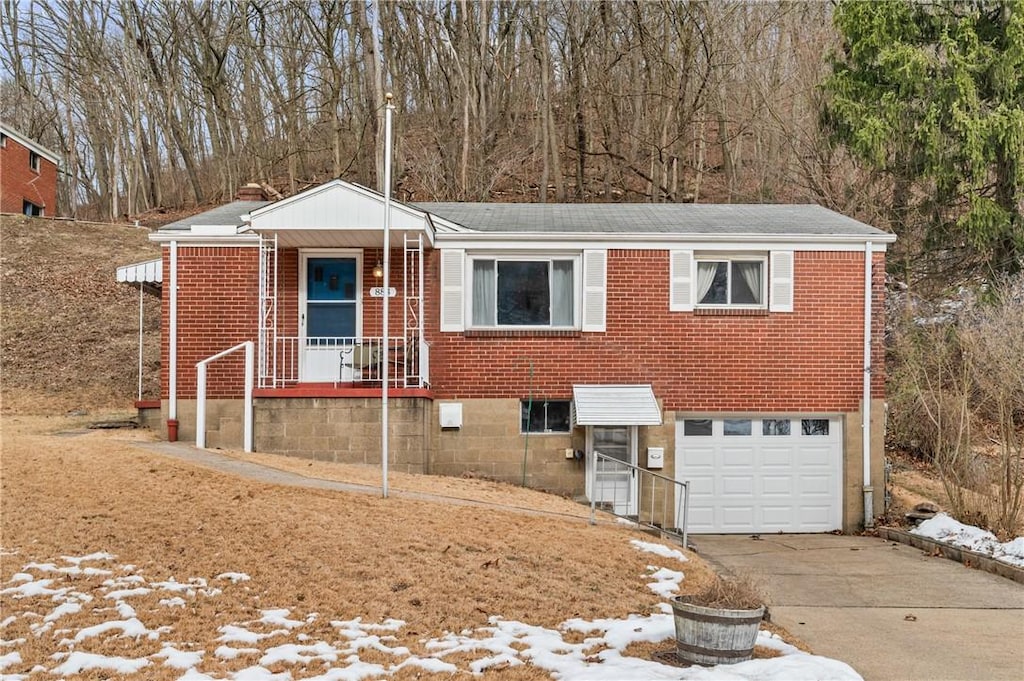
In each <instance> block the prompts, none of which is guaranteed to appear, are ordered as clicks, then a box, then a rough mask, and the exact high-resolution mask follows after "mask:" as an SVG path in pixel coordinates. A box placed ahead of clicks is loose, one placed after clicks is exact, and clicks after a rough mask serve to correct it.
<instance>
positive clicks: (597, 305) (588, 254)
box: [583, 251, 608, 331]
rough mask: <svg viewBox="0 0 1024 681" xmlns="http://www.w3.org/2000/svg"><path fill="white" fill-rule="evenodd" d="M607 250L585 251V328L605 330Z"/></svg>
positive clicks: (585, 329)
mask: <svg viewBox="0 0 1024 681" xmlns="http://www.w3.org/2000/svg"><path fill="white" fill-rule="evenodd" d="M607 263H608V252H607V251H583V330H584V331H604V330H605V318H606V316H607V315H606V314H605V304H606V303H605V288H606V284H605V281H606V273H605V269H606V267H607Z"/></svg>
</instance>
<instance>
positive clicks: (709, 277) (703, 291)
mask: <svg viewBox="0 0 1024 681" xmlns="http://www.w3.org/2000/svg"><path fill="white" fill-rule="evenodd" d="M717 270H718V263H717V262H701V263H697V302H698V303H699V302H701V301H702V300H704V296H706V295H707V294H708V291H710V290H711V284H713V283H714V282H715V272H716V271H717Z"/></svg>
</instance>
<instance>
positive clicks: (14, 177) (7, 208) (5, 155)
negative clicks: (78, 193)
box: [0, 123, 60, 216]
mask: <svg viewBox="0 0 1024 681" xmlns="http://www.w3.org/2000/svg"><path fill="white" fill-rule="evenodd" d="M59 165H60V157H59V156H58V155H57V154H55V153H53V152H52V151H50V150H48V149H47V148H46V147H43V146H42V145H40V144H38V143H36V142H33V141H32V140H30V139H28V138H27V137H25V136H24V135H22V134H20V133H19V132H17V131H16V130H13V129H12V128H10V127H8V126H7V125H5V124H3V123H0V213H21V214H23V215H33V216H43V215H56V213H57V168H58V166H59Z"/></svg>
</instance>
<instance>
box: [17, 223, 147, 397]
mask: <svg viewBox="0 0 1024 681" xmlns="http://www.w3.org/2000/svg"><path fill="white" fill-rule="evenodd" d="M148 236H149V230H148V229H140V228H137V227H133V226H130V225H114V224H102V223H94V222H71V221H66V220H52V219H44V218H27V217H24V216H20V215H3V216H0V329H2V334H0V375H2V377H3V384H2V386H0V387H2V393H3V395H2V397H3V399H2V403H0V407H2V409H3V411H4V412H6V413H11V412H13V411H22V412H24V413H34V412H39V411H40V410H43V411H45V412H50V411H53V410H58V411H69V410H81V409H93V408H96V407H100V406H104V405H111V404H114V405H117V404H120V405H123V406H125V407H130V406H131V404H132V400H134V399H135V396H136V391H137V387H136V385H137V384H136V382H137V370H136V363H137V359H136V358H137V356H138V336H139V310H138V305H139V293H138V290H137V289H134V288H132V287H131V286H129V285H127V284H119V283H117V281H116V271H117V267H118V266H120V265H128V264H130V263H133V262H139V261H143V260H149V259H151V258H157V257H160V248H159V246H157V245H156V244H154V243H151V242H150V241H149V240H148ZM144 308H145V317H146V319H145V343H144V347H145V352H144V363H145V367H146V370H145V372H144V378H145V380H144V391H145V395H146V396H147V397H154V396H156V395H157V394H158V391H159V386H158V384H157V381H158V379H159V366H160V356H159V320H160V301H159V299H158V298H156V297H155V296H152V295H147V296H145V298H144Z"/></svg>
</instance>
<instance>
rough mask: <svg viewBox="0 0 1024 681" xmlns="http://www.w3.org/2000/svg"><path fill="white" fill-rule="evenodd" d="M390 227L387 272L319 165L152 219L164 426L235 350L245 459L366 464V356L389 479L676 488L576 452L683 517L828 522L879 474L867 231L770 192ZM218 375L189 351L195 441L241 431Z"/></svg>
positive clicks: (499, 211)
mask: <svg viewBox="0 0 1024 681" xmlns="http://www.w3.org/2000/svg"><path fill="white" fill-rule="evenodd" d="M246 198H248V199H252V198H259V197H246ZM391 223H392V233H391V244H392V247H393V248H392V251H391V253H390V264H391V267H390V269H391V280H390V281H389V282H386V283H385V282H382V281H381V280H380V279H378V278H377V277H376V276H375V275H376V274H379V272H380V269H381V268H380V267H379V265H380V263H381V261H382V260H383V259H384V253H383V250H382V245H383V235H382V225H383V202H382V197H381V196H380V195H379V194H377V193H375V192H372V191H370V190H367V189H365V188H362V187H359V186H356V185H351V184H348V183H345V182H342V181H334V182H330V183H328V184H326V185H322V186H320V187H316V188H314V189H311V190H309V191H306V192H304V193H302V194H299V195H296V196H293V197H291V198H288V199H285V200H282V201H279V202H276V203H266V202H264V201H252V200H248V201H241V202H235V203H233V204H228V205H227V206H224V207H221V208H219V209H216V210H215V211H211V212H209V213H206V214H202V215H199V216H196V217H194V218H190V219H189V220H186V221H182V222H179V223H174V224H172V225H168V226H167V227H165V228H163V229H162V230H161V231H160V232H158V233H157V234H155V235H154V240H156V241H158V242H159V243H161V244H162V245H163V246H164V248H163V252H164V257H163V270H164V272H163V279H164V281H165V282H172V284H171V285H172V287H174V289H173V290H175V291H176V292H177V295H176V297H175V299H174V300H171V297H170V296H167V295H165V297H164V324H163V328H164V329H165V334H164V339H163V345H164V359H165V362H164V366H165V369H164V376H163V384H164V395H163V396H164V399H163V406H162V409H163V418H164V419H166V418H168V417H170V416H171V415H172V411H173V416H175V417H176V418H177V420H178V421H179V422H180V432H181V436H182V437H185V438H190V437H193V436H194V421H193V419H192V414H193V413H194V410H195V395H196V393H195V373H194V370H193V369H192V367H194V366H195V363H196V362H198V361H200V360H202V359H205V358H206V357H209V356H211V355H213V354H215V353H217V352H219V351H221V350H223V349H225V348H228V347H230V346H232V345H235V344H236V343H239V342H241V341H244V340H254V341H256V343H257V346H258V357H259V361H258V362H257V364H258V367H257V374H258V376H257V383H258V388H257V390H256V392H255V442H256V448H257V449H258V450H261V451H271V452H281V453H287V454H295V455H301V456H310V457H317V458H327V459H331V460H344V461H356V462H366V463H374V462H378V463H379V452H380V443H379V433H380V426H379V422H380V411H379V409H380V399H379V396H380V380H381V378H382V374H383V361H384V357H387V358H388V359H387V361H388V365H387V366H388V374H389V377H390V388H391V389H390V394H391V398H392V399H391V405H392V411H391V417H390V419H391V423H392V434H391V437H390V448H389V449H390V455H391V457H392V460H393V464H392V465H394V466H397V467H399V468H400V469H403V470H409V471H415V472H428V473H442V474H461V473H464V472H467V471H472V472H474V473H477V474H482V475H486V476H490V477H494V478H498V479H504V480H509V481H515V482H520V481H522V480H523V479H524V478H525V481H526V483H527V484H529V485H531V486H534V487H540V488H545V489H551V490H554V491H559V492H563V493H568V494H573V495H578V496H595V497H596V496H599V495H601V496H602V498H600V499H597V501H599V502H601V503H602V504H605V505H607V506H608V507H610V508H612V509H613V510H615V511H617V512H619V513H621V514H624V515H632V514H637V513H641V512H642V510H641V509H643V508H646V507H647V505H648V504H655V503H657V504H667V505H674V504H675V502H676V500H674V499H671V498H669V499H658V500H654V499H647V498H645V497H644V491H643V490H642V489H639V488H638V487H637V486H636V483H635V482H633V479H634V478H633V476H632V475H631V474H630V473H628V472H625V473H623V472H622V471H619V470H617V469H614V467H610V468H609V467H607V466H604V467H601V466H599V467H598V468H601V470H596V471H590V470H589V469H590V468H591V467H592V466H594V461H595V458H596V457H595V456H594V453H595V452H600V453H601V454H604V455H605V456H607V457H612V458H616V459H620V460H622V461H625V462H629V463H632V464H634V465H638V466H640V467H645V468H653V469H655V470H657V471H659V472H660V473H661V474H663V475H665V476H668V477H670V478H676V479H679V480H689V481H690V483H691V488H690V489H691V494H690V496H691V498H690V500H689V504H690V528H691V530H692V531H720V532H761V531H805V532H806V531H829V530H834V529H840V528H845V529H853V528H855V527H857V526H858V525H860V524H861V523H862V522H863V520H864V516H865V514H864V498H865V497H866V498H868V499H869V502H870V503H871V508H870V509H869V513H868V515H869V516H870V515H871V514H872V512H878V511H879V510H880V506H881V494H880V493H879V494H878V495H874V496H873V497H872V495H871V494H870V492H871V490H870V486H868V487H869V489H867V494H865V487H866V485H865V484H864V481H863V480H864V477H863V474H864V470H865V468H866V466H865V458H867V462H866V463H867V464H868V468H869V470H870V474H871V478H870V480H869V483H873V484H874V485H875V486H877V487H878V489H881V474H882V472H881V442H882V438H881V436H882V433H881V418H880V414H881V408H880V407H881V399H882V390H883V384H884V375H883V371H882V364H881V345H880V343H881V330H882V323H881V322H882V320H881V315H882V305H881V303H882V296H883V273H884V258H885V248H886V245H887V244H888V243H890V242H891V241H892V237H891V236H890V235H887V234H885V233H883V232H881V231H879V230H877V229H874V228H872V227H869V226H867V225H864V224H862V223H859V222H857V221H855V220H852V219H849V218H846V217H844V216H842V215H838V214H836V213H833V212H831V211H828V210H826V209H824V208H820V207H817V206H778V205H774V206H773V205H757V206H737V205H728V206H725V205H723V206H714V205H693V204H673V205H665V204H661V205H649V204H591V205H588V204H574V205H551V204H484V203H477V204H470V203H464V204H463V203H424V204H419V205H405V204H400V203H395V204H393V213H392V221H391ZM866 274H870V275H871V277H870V279H869V280H868V279H866V276H865V275H866ZM175 282H176V284H175ZM385 285H389V286H390V287H392V288H394V289H395V291H396V295H395V296H394V297H390V298H382V297H374V296H371V295H370V294H371V293H377V294H379V293H381V292H383V289H382V288H381V287H383V286H385ZM374 289H380V290H378V291H374ZM866 292H867V293H868V295H865V293H866ZM384 300H387V301H388V305H389V319H390V332H389V334H388V335H389V338H388V339H387V341H386V342H385V340H384V339H383V338H382V334H381V331H382V317H383V315H382V310H383V308H382V304H383V301H384ZM866 312H867V313H868V318H869V320H870V323H871V326H870V327H869V329H868V333H867V334H865V328H864V319H865V313H866ZM172 319H174V321H175V324H174V328H175V333H174V334H173V335H172V334H171V333H170V332H169V331H170V329H171V328H172V325H171V324H170V321H171V320H172ZM866 341H867V345H868V348H867V349H868V353H867V357H868V360H869V364H871V365H873V368H874V370H873V371H871V372H870V376H871V381H870V384H869V385H867V386H865V381H864V376H865V345H866ZM172 349H173V350H174V353H175V355H176V363H174V364H173V365H172V364H171V363H170V362H169V361H167V360H169V358H170V355H171V350H172ZM172 369H173V371H172ZM242 387H243V376H242V365H241V359H240V358H237V359H236V358H227V359H225V360H219V361H218V362H217V363H214V364H212V365H211V371H210V385H209V387H208V393H207V394H208V396H209V397H210V398H211V399H210V403H209V405H208V409H209V413H210V414H211V416H212V418H210V419H209V420H208V424H209V432H208V433H207V441H208V442H209V443H210V444H211V445H214V446H236V447H237V446H238V445H239V444H240V427H239V425H238V421H239V419H240V408H241V397H242ZM172 393H173V395H174V398H173V399H172V398H171V395H172ZM865 397H867V401H866V402H865ZM865 406H868V407H871V406H873V408H872V409H870V415H871V423H870V431H869V432H870V436H869V445H870V446H869V447H866V448H865V447H863V446H862V442H863V440H862V433H863V432H864V430H863V429H862V416H863V415H864V414H865V413H866V412H867V410H866V409H865V408H864V407H865ZM442 414H443V415H444V421H443V422H442ZM577 452H579V453H581V454H582V456H580V455H577ZM658 454H661V455H662V456H657V455H658ZM604 468H608V470H604ZM588 471H589V472H591V473H594V474H597V475H603V476H605V477H606V478H607V477H615V476H618V478H617V479H616V480H615V481H614V482H615V484H614V485H612V486H611V487H610V489H611V490H613V491H612V492H605V491H604V490H605V489H607V488H605V487H603V486H602V488H601V489H600V490H595V489H591V485H590V481H591V480H592V479H595V478H594V476H593V475H588V474H587V473H588Z"/></svg>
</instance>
